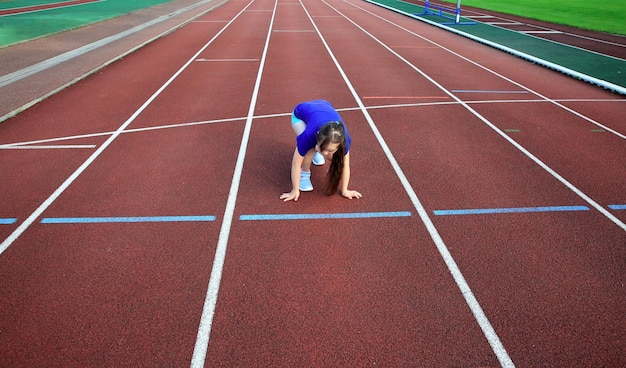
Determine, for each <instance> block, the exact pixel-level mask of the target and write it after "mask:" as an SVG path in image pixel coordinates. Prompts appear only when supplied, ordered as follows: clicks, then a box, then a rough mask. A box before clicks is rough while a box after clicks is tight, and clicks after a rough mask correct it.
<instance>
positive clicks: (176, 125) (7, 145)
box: [0, 98, 626, 149]
mask: <svg viewBox="0 0 626 368" xmlns="http://www.w3.org/2000/svg"><path fill="white" fill-rule="evenodd" d="M551 102H552V101H548V100H517V99H515V100H476V101H466V102H465V103H467V104H468V105H481V104H537V103H539V104H545V103H551ZM554 102H562V103H567V102H588V103H598V102H609V103H626V99H621V100H618V99H604V98H602V99H585V98H568V99H557V100H554ZM441 105H460V104H459V102H457V101H439V102H415V103H402V104H387V105H371V106H367V109H368V110H375V109H395V108H405V107H420V106H441ZM353 110H359V108H358V107H356V108H343V109H338V111H339V112H341V111H353ZM290 115H291V112H282V113H276V114H266V115H255V116H254V119H255V120H259V119H269V118H276V117H283V116H290ZM245 120H246V117H245V116H244V117H237V118H227V119H215V120H201V121H191V122H187V123H174V124H166V125H155V126H152V127H145V128H134V129H126V130H124V131H123V132H122V134H130V133H142V132H148V131H153V130H163V129H174V128H185V127H190V126H198V125H209V124H218V123H234V122H240V121H245ZM602 131H605V130H604V129H602ZM113 133H115V132H114V131H109V132H99V133H90V134H81V135H72V136H65V137H55V138H47V139H40V140H36V141H27V142H14V143H5V144H0V149H15V148H18V147H20V146H28V145H36V144H42V143H52V142H62V141H69V140H75V139H83V138H93V137H103V136H109V135H112V134H113ZM83 146H84V147H85V148H88V147H96V145H95V144H94V145H83ZM55 147H57V146H55Z"/></svg>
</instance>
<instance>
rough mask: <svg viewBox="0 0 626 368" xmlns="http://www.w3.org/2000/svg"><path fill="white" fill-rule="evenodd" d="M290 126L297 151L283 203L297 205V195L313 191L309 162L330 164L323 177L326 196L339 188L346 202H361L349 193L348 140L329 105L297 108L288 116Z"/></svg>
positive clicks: (356, 194) (319, 103)
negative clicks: (289, 202) (288, 190)
mask: <svg viewBox="0 0 626 368" xmlns="http://www.w3.org/2000/svg"><path fill="white" fill-rule="evenodd" d="M291 126H292V127H293V130H294V131H295V132H296V150H295V152H294V153H293V160H292V162H291V183H292V185H293V189H292V190H291V192H289V193H283V194H282V195H281V196H280V199H282V200H283V201H285V202H286V201H291V200H294V201H297V200H298V198H299V197H300V192H310V191H312V190H313V185H312V184H311V162H312V163H313V164H315V165H323V164H324V163H325V159H328V160H331V164H330V169H329V170H328V174H327V175H326V180H327V182H326V190H325V193H326V195H329V196H330V195H333V194H335V193H336V192H337V189H338V188H339V187H340V185H341V195H343V196H344V197H346V198H349V199H352V198H361V197H362V196H361V193H359V192H357V191H355V190H350V189H348V182H349V181H350V154H349V152H348V151H349V150H350V143H351V141H352V140H351V138H350V135H349V134H348V130H347V129H346V126H345V125H344V123H343V122H342V121H341V117H340V116H339V114H338V113H337V111H335V109H334V108H333V106H332V105H331V104H330V102H328V101H324V100H315V101H307V102H303V103H301V104H299V105H297V106H296V108H295V109H294V110H293V114H292V115H291Z"/></svg>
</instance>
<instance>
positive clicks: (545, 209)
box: [433, 206, 589, 216]
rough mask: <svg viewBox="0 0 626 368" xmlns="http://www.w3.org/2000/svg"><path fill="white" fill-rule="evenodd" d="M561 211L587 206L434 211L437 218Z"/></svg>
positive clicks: (586, 209)
mask: <svg viewBox="0 0 626 368" xmlns="http://www.w3.org/2000/svg"><path fill="white" fill-rule="evenodd" d="M561 211H589V207H587V206H551V207H518V208H477V209H467V210H435V211H433V213H434V214H435V215H437V216H449V215H481V214H492V213H522V212H561Z"/></svg>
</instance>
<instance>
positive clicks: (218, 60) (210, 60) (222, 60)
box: [196, 58, 259, 62]
mask: <svg viewBox="0 0 626 368" xmlns="http://www.w3.org/2000/svg"><path fill="white" fill-rule="evenodd" d="M196 61H199V62H225V61H226V62H231V61H232V62H235V61H259V59H202V58H200V59H196Z"/></svg>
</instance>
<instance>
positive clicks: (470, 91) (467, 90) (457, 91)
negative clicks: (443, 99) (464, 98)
mask: <svg viewBox="0 0 626 368" xmlns="http://www.w3.org/2000/svg"><path fill="white" fill-rule="evenodd" d="M451 92H454V93H528V91H489V90H479V89H455V90H452V91H451Z"/></svg>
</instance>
